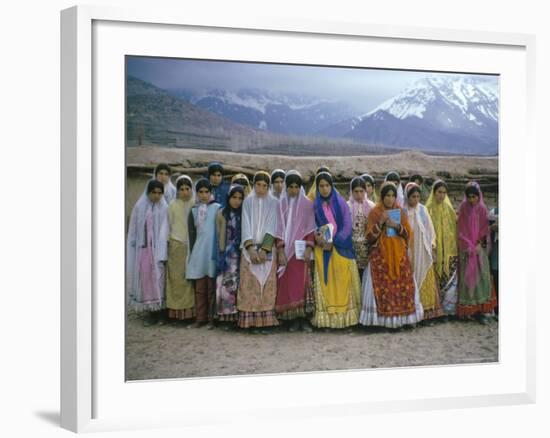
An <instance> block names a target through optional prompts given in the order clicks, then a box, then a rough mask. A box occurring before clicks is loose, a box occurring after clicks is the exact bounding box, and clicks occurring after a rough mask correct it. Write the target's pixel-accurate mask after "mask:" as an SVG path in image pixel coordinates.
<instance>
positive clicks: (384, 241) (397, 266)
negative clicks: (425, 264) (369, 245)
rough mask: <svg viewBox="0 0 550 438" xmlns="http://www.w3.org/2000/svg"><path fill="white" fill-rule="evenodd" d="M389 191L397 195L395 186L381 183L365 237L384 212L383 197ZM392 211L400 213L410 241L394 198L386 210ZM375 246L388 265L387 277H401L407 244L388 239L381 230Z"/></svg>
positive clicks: (406, 226)
mask: <svg viewBox="0 0 550 438" xmlns="http://www.w3.org/2000/svg"><path fill="white" fill-rule="evenodd" d="M389 191H393V192H394V193H396V194H397V188H396V187H395V184H394V183H393V182H391V181H386V182H384V183H382V185H381V186H380V199H379V200H378V202H377V204H376V206H375V207H374V208H373V209H372V210H371V212H370V214H369V217H368V219H367V233H366V234H367V235H368V234H370V233H374V227H375V226H376V225H377V224H378V222H379V221H380V218H381V217H382V214H383V212H384V211H385V210H386V207H384V196H385V195H386V194H387V193H388V192H389ZM394 209H399V211H400V212H401V214H400V217H401V226H402V227H403V228H404V229H405V230H406V232H407V235H408V236H409V239H412V237H413V234H412V230H411V227H410V225H409V220H408V217H407V215H406V214H405V212H404V210H403V209H401V208H400V207H399V205H398V204H397V197H396V198H395V201H394V202H393V205H392V206H391V207H390V208H389V209H387V210H394ZM377 244H378V247H379V248H380V255H381V257H382V259H383V260H385V261H386V263H387V265H388V275H389V277H390V278H391V279H392V280H396V279H397V278H399V276H400V275H401V261H402V260H403V257H406V255H407V242H406V241H405V240H404V239H402V238H400V237H389V236H387V234H386V232H385V230H382V232H381V233H380V237H379V238H378V242H377Z"/></svg>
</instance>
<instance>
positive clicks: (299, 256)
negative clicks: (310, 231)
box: [294, 240, 306, 260]
mask: <svg viewBox="0 0 550 438" xmlns="http://www.w3.org/2000/svg"><path fill="white" fill-rule="evenodd" d="M294 252H295V254H296V260H305V257H306V241H305V240H295V241H294Z"/></svg>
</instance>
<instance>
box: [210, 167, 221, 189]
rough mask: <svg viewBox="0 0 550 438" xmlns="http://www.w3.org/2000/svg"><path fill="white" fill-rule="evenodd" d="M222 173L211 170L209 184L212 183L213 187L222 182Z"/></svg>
mask: <svg viewBox="0 0 550 438" xmlns="http://www.w3.org/2000/svg"><path fill="white" fill-rule="evenodd" d="M222 178H223V177H222V173H221V172H220V171H216V172H212V173H211V174H210V178H209V180H210V184H212V185H213V186H214V187H217V186H219V185H220V184H221V182H222Z"/></svg>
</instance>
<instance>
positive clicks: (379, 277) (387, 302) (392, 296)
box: [360, 248, 424, 328]
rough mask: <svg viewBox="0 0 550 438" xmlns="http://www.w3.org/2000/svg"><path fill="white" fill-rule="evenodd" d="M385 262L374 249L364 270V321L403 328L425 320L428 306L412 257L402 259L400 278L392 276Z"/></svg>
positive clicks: (370, 323) (362, 322)
mask: <svg viewBox="0 0 550 438" xmlns="http://www.w3.org/2000/svg"><path fill="white" fill-rule="evenodd" d="M384 266H385V264H384V262H383V260H382V257H381V256H380V252H379V250H378V249H377V248H375V249H373V252H372V253H371V260H370V262H369V265H368V267H367V269H365V272H364V273H363V307H362V309H361V317H360V322H361V324H363V325H366V326H371V325H372V326H382V327H388V328H399V327H402V326H404V325H409V324H416V323H417V322H419V321H421V320H422V319H423V318H424V308H423V307H422V302H421V301H420V291H419V290H418V287H417V286H416V283H415V281H414V276H413V272H412V269H411V265H410V262H409V261H408V259H407V258H406V257H404V258H403V260H402V261H401V264H400V267H399V269H400V276H399V278H397V279H391V278H390V277H389V276H388V274H387V271H386V270H385V269H384Z"/></svg>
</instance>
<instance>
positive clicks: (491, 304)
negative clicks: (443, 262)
mask: <svg viewBox="0 0 550 438" xmlns="http://www.w3.org/2000/svg"><path fill="white" fill-rule="evenodd" d="M469 257H470V254H468V253H467V252H466V251H460V253H459V264H458V266H459V270H458V304H457V309H456V314H457V316H458V317H459V318H460V317H465V316H471V315H474V314H482V313H492V312H493V311H494V309H495V306H496V304H497V300H496V293H495V289H494V286H493V284H492V283H491V270H490V265H489V258H488V257H487V250H485V249H481V250H480V251H479V258H478V260H479V278H478V281H477V282H476V284H475V285H473V286H472V287H468V286H467V285H466V281H465V273H466V266H468V260H469Z"/></svg>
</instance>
